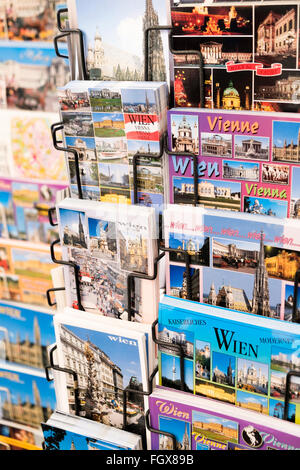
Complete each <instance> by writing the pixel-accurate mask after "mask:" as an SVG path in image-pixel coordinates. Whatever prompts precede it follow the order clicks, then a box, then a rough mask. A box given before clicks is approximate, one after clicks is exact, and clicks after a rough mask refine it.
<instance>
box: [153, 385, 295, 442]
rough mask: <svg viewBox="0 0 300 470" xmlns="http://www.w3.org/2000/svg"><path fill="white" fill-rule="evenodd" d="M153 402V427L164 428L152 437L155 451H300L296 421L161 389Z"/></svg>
mask: <svg viewBox="0 0 300 470" xmlns="http://www.w3.org/2000/svg"><path fill="white" fill-rule="evenodd" d="M149 402H150V414H151V423H152V426H153V427H154V428H155V429H157V430H158V431H161V433H157V434H154V433H153V434H152V436H151V437H152V442H151V449H152V450H160V451H165V450H177V451H178V450H180V451H183V450H185V451H187V450H264V451H266V450H299V436H300V430H299V426H297V425H296V424H294V423H290V422H287V421H285V422H283V421H279V420H278V419H276V418H274V417H270V416H266V415H263V416H261V415H259V414H257V413H255V412H253V411H248V410H245V409H243V408H238V409H237V408H233V407H232V406H231V405H226V404H225V403H223V402H222V403H218V402H216V401H215V400H214V401H213V400H206V399H203V398H201V397H200V396H197V397H196V396H194V397H191V396H187V395H186V394H182V393H180V392H175V391H170V390H166V389H161V388H157V389H156V390H155V391H154V392H153V393H152V394H151V396H150V399H149ZM164 433H170V434H171V435H173V436H174V437H175V439H176V448H174V447H173V441H172V438H171V437H170V435H168V434H167V435H166V434H164Z"/></svg>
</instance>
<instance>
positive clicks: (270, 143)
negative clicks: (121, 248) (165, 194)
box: [168, 108, 300, 219]
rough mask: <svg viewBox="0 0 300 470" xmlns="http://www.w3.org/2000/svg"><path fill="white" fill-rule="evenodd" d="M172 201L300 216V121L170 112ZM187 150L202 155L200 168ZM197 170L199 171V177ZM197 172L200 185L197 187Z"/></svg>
mask: <svg viewBox="0 0 300 470" xmlns="http://www.w3.org/2000/svg"><path fill="white" fill-rule="evenodd" d="M168 130H169V148H170V150H172V151H173V152H175V155H171V156H169V182H170V194H169V196H170V202H171V203H175V204H193V203H194V202H195V200H196V202H197V203H198V204H199V205H202V206H204V207H206V208H211V209H226V210H231V211H234V212H236V211H239V212H244V213H248V214H254V215H268V216H271V217H272V218H275V217H276V218H281V219H285V218H288V217H290V218H294V219H298V218H299V217H300V209H299V204H300V199H299V198H300V193H299V183H298V182H299V175H300V122H299V119H298V117H297V115H295V114H294V113H273V112H272V113H257V112H252V113H246V112H236V111H224V110H221V111H215V110H203V109H199V110H196V109H195V110H191V109H190V108H184V109H183V108H182V110H179V109H173V110H170V111H168ZM176 152H178V153H179V154H180V152H188V153H190V154H191V155H193V154H195V155H197V156H198V168H197V169H194V161H193V160H192V159H191V157H189V156H176ZM195 173H196V175H195ZM195 176H196V177H197V176H198V178H197V187H195Z"/></svg>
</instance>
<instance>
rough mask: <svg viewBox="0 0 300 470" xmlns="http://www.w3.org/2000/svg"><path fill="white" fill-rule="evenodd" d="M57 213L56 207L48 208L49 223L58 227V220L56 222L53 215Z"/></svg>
mask: <svg viewBox="0 0 300 470" xmlns="http://www.w3.org/2000/svg"><path fill="white" fill-rule="evenodd" d="M54 213H56V207H50V209H48V219H49V224H50V225H51V227H57V226H58V222H57V221H56V222H54V219H53V215H52V214H54Z"/></svg>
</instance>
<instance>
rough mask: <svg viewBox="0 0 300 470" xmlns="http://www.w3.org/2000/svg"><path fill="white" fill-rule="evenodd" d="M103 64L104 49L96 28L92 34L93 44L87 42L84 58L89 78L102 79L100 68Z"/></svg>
mask: <svg viewBox="0 0 300 470" xmlns="http://www.w3.org/2000/svg"><path fill="white" fill-rule="evenodd" d="M103 64H104V49H103V46H102V37H101V36H100V33H99V31H98V28H96V33H95V36H94V46H93V45H92V44H89V46H88V53H87V59H86V67H87V70H88V71H89V72H90V76H91V78H93V77H94V78H96V77H97V78H98V79H102V73H101V71H102V68H103Z"/></svg>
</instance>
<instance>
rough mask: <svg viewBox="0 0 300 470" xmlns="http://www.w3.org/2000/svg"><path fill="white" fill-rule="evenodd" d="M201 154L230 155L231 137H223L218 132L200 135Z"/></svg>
mask: <svg viewBox="0 0 300 470" xmlns="http://www.w3.org/2000/svg"><path fill="white" fill-rule="evenodd" d="M201 142H202V154H203V155H213V156H217V157H220V156H221V157H224V156H227V155H228V156H230V155H231V149H232V143H231V138H230V139H225V138H224V137H223V136H222V135H219V134H211V135H210V134H209V135H206V136H205V137H202V136H201Z"/></svg>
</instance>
